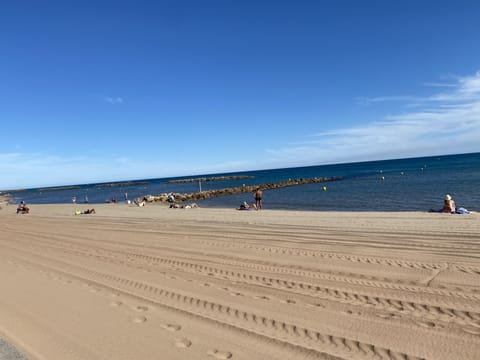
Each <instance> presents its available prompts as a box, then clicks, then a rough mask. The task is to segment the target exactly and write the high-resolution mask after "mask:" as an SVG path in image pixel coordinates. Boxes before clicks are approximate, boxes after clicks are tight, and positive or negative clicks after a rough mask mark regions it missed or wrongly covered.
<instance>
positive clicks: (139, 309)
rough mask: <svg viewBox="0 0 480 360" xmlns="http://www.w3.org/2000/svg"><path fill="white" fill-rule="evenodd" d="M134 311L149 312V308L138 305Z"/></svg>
mask: <svg viewBox="0 0 480 360" xmlns="http://www.w3.org/2000/svg"><path fill="white" fill-rule="evenodd" d="M133 310H135V311H148V307H147V306H143V305H138V306H134V307H133Z"/></svg>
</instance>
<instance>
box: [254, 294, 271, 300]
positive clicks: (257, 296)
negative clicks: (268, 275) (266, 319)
mask: <svg viewBox="0 0 480 360" xmlns="http://www.w3.org/2000/svg"><path fill="white" fill-rule="evenodd" d="M253 298H254V299H255V300H270V298H269V297H267V296H264V295H256V296H254V297H253Z"/></svg>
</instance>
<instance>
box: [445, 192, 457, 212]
mask: <svg viewBox="0 0 480 360" xmlns="http://www.w3.org/2000/svg"><path fill="white" fill-rule="evenodd" d="M442 212H444V213H454V212H455V201H453V199H452V197H451V196H450V195H449V194H447V195H445V199H444V200H443V209H442Z"/></svg>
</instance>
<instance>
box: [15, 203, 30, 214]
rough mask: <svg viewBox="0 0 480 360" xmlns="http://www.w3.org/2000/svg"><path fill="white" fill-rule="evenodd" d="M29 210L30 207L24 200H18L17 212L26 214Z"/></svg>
mask: <svg viewBox="0 0 480 360" xmlns="http://www.w3.org/2000/svg"><path fill="white" fill-rule="evenodd" d="M29 212H30V208H29V207H28V206H27V205H26V204H25V201H20V204H18V207H17V214H19V213H22V214H28V213H29Z"/></svg>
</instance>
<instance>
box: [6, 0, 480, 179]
mask: <svg viewBox="0 0 480 360" xmlns="http://www.w3.org/2000/svg"><path fill="white" fill-rule="evenodd" d="M479 18H480V2H478V1H473V0H472V1H465V0H457V1H409V0H406V1H369V0H365V1H355V0H351V1H341V0H340V1H320V0H318V1H314V0H311V1H306V0H296V1H293V0H292V1H281V0H276V1H261V0H257V1H250V0H242V1H233V0H232V1H224V0H222V1H220V0H218V1H210V0H203V1H193V0H192V1H182V0H176V1H161V0H158V1H154V0H152V1H140V0H136V1H133V0H132V1H101V0H99V1H68V0H67V1H49V0H45V1H34V0H31V1H23V0H3V1H1V2H0V119H1V125H0V130H1V134H2V141H1V142H0V168H1V169H2V171H1V175H0V189H16V188H25V187H36V186H49V185H66V184H77V183H85V182H97V181H113V180H128V179H142V178H153V177H167V176H183V175H194V174H207V173H215V172H227V171H243V170H255V169H266V168H278V167H291V166H304V165H320V164H330V163H337V162H350V161H364V160H374V159H390V158H401V157H412V156H423V155H437V154H452V153H464V152H477V151H480V46H479V44H480V21H478V19H479Z"/></svg>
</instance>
